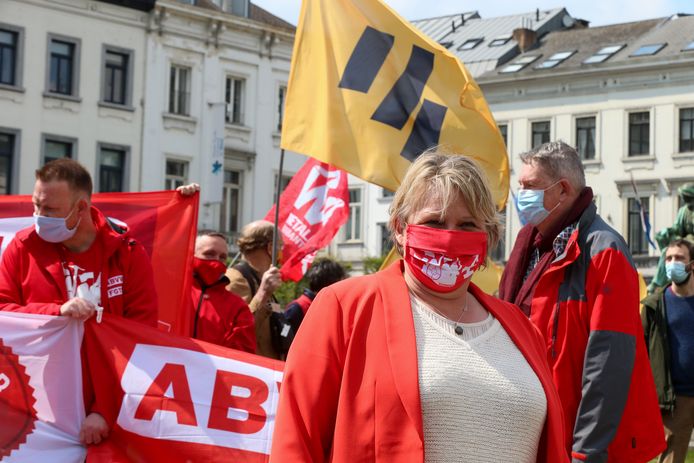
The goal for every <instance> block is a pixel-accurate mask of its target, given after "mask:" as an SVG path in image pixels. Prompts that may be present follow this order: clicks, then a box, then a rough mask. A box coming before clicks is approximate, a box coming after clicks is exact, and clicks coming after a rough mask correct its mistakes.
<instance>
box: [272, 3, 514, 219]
mask: <svg viewBox="0 0 694 463" xmlns="http://www.w3.org/2000/svg"><path fill="white" fill-rule="evenodd" d="M285 104H286V107H285V115H284V120H283V121H282V143H281V145H282V148H284V149H287V150H291V151H295V152H298V153H302V154H306V155H309V156H313V157H315V158H316V159H319V160H321V161H323V162H327V163H330V164H332V165H334V166H336V167H339V168H341V169H344V170H346V171H347V172H349V173H351V174H354V175H356V176H357V177H361V178H363V179H364V180H366V181H368V182H371V183H375V184H378V185H380V186H383V187H385V188H388V189H389V190H396V189H397V187H398V185H400V181H401V180H402V178H403V176H404V173H405V171H406V170H407V167H408V165H409V164H410V162H411V161H412V160H414V159H415V158H416V157H417V156H418V155H419V154H421V152H422V151H423V150H425V149H427V148H430V147H432V146H436V145H443V146H445V147H447V148H450V149H452V150H455V151H456V152H459V153H461V154H464V155H467V156H469V157H472V158H474V159H476V160H477V161H478V162H479V163H480V165H481V166H482V168H483V169H484V171H485V172H486V174H487V176H488V178H489V183H490V186H491V189H492V193H493V195H494V199H495V201H496V202H497V205H498V206H499V208H501V207H503V206H504V205H505V204H506V197H507V194H508V183H509V172H508V158H507V154H506V147H505V146H504V142H503V139H502V138H501V134H500V133H499V130H498V128H497V126H496V122H495V121H494V118H493V117H492V114H491V112H490V111H489V108H488V107H487V103H486V101H485V100H484V97H483V95H482V92H481V90H480V88H479V87H478V86H477V84H476V83H475V81H474V80H473V79H472V77H471V75H470V74H469V73H468V71H467V70H466V69H465V67H464V66H463V65H462V63H461V62H460V61H459V60H458V59H457V58H456V57H455V56H454V55H453V54H452V53H450V52H449V51H448V50H446V49H445V48H444V47H442V46H441V45H439V44H437V43H436V42H434V41H432V40H431V39H429V38H428V37H427V36H425V35H424V34H422V33H421V32H420V31H418V30H417V29H415V28H414V26H412V25H411V24H410V23H408V22H407V21H405V20H404V19H402V18H401V17H400V16H398V14H397V13H395V12H394V11H393V10H391V9H390V8H389V7H388V6H386V5H385V4H383V3H382V2H381V1H380V0H304V2H303V4H302V7H301V16H300V19H299V27H298V31H297V35H296V39H295V42H294V55H293V58H292V67H291V71H290V75H289V86H288V89H287V98H286V103H285Z"/></svg>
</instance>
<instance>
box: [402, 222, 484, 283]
mask: <svg viewBox="0 0 694 463" xmlns="http://www.w3.org/2000/svg"><path fill="white" fill-rule="evenodd" d="M486 257H487V234H486V233H484V232H469V231H460V230H442V229H438V228H432V227H426V226H423V225H408V226H407V229H406V234H405V263H406V264H407V267H408V268H409V269H410V271H411V272H412V274H413V275H414V276H415V277H416V278H417V280H418V281H419V282H420V283H422V284H423V285H424V286H426V287H427V288H429V289H431V290H432V291H436V292H438V293H450V292H452V291H455V290H456V289H458V288H460V287H461V286H462V285H463V284H464V283H465V282H466V281H468V280H469V279H470V278H472V275H473V274H474V273H475V271H476V270H477V269H478V268H479V267H480V265H482V263H483V262H484V260H485V258H486Z"/></svg>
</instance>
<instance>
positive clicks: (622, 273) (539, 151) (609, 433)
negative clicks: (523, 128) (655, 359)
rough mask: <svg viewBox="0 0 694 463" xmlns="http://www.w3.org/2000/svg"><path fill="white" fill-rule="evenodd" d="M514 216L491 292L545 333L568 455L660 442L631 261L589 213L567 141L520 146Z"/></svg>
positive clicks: (637, 453)
mask: <svg viewBox="0 0 694 463" xmlns="http://www.w3.org/2000/svg"><path fill="white" fill-rule="evenodd" d="M521 161H522V162H523V165H522V168H521V171H520V175H519V177H518V181H519V183H520V186H521V189H520V190H519V192H518V196H517V201H518V215H519V217H520V219H521V221H522V222H523V223H527V225H526V226H525V227H523V228H522V229H521V231H520V232H519V234H518V237H517V238H516V243H515V245H514V247H513V251H512V252H511V256H510V257H509V261H508V263H507V265H506V268H505V269H504V274H503V275H502V278H501V282H500V285H499V297H500V298H501V299H503V300H506V301H509V302H513V303H515V304H516V305H518V306H520V308H521V309H522V310H523V311H524V312H525V314H526V315H529V316H530V319H531V320H532V321H533V322H534V323H535V325H536V326H537V327H538V328H539V329H540V332H541V333H542V335H543V336H544V338H545V346H546V349H547V359H548V361H549V364H550V367H551V368H552V376H553V379H554V384H555V385H556V387H557V391H558V392H559V396H560V398H561V402H562V408H563V409H564V420H565V425H564V427H565V435H566V437H567V442H566V446H567V452H569V453H570V454H571V456H572V461H573V462H574V463H579V462H586V463H606V462H609V463H622V462H623V463H644V462H647V461H649V460H650V459H651V458H653V457H655V456H656V455H657V454H658V453H660V452H661V451H662V450H663V449H664V448H665V439H664V434H663V430H662V424H661V418H660V410H659V408H658V400H657V396H656V392H655V384H654V381H653V376H652V373H651V369H650V365H649V362H648V356H647V354H646V346H645V343H644V338H643V329H642V327H641V319H640V316H639V285H638V277H637V273H636V269H635V267H634V263H633V261H632V259H631V254H630V253H629V248H628V246H627V244H626V243H625V242H624V239H623V238H622V237H621V236H620V235H619V233H617V232H616V231H615V230H614V229H612V228H611V227H610V226H609V225H607V224H606V223H605V222H604V221H603V220H602V218H601V217H600V216H599V215H598V214H597V211H596V207H595V204H594V203H593V202H592V199H593V191H592V190H591V189H590V188H589V187H586V183H585V176H584V173H583V165H582V163H581V159H580V157H579V156H578V153H577V152H576V150H575V149H573V148H572V147H570V146H569V145H567V144H565V143H562V142H552V143H545V144H544V145H542V146H540V147H538V148H536V149H534V150H532V151H530V152H528V153H524V154H522V155H521Z"/></svg>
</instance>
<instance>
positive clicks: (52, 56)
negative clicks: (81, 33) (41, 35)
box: [46, 35, 80, 96]
mask: <svg viewBox="0 0 694 463" xmlns="http://www.w3.org/2000/svg"><path fill="white" fill-rule="evenodd" d="M79 49H80V40H79V39H73V38H69V37H62V36H53V35H49V37H48V70H49V72H48V83H47V86H46V87H47V92H48V93H52V94H56V95H67V96H77V93H78V91H77V89H78V88H79Z"/></svg>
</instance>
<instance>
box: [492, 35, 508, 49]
mask: <svg viewBox="0 0 694 463" xmlns="http://www.w3.org/2000/svg"><path fill="white" fill-rule="evenodd" d="M509 40H511V36H510V35H506V36H503V37H497V38H495V39H494V40H492V41H491V42H489V46H490V47H500V46H502V45H506V44H507V43H508V41H509Z"/></svg>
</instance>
